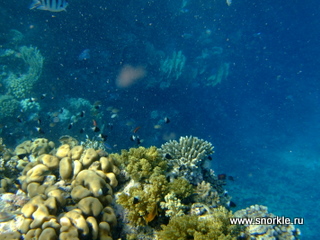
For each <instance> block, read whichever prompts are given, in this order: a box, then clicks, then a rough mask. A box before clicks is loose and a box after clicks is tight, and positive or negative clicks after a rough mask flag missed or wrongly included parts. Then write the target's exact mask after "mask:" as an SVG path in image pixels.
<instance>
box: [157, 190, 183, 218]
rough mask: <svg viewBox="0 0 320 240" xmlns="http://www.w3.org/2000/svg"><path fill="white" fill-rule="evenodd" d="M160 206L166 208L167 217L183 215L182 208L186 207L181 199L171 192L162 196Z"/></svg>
mask: <svg viewBox="0 0 320 240" xmlns="http://www.w3.org/2000/svg"><path fill="white" fill-rule="evenodd" d="M160 206H161V208H162V209H166V213H165V215H166V216H167V217H174V216H183V215H184V211H183V210H184V209H185V208H186V206H185V205H183V204H182V203H181V200H180V199H179V198H177V197H176V195H175V194H174V193H172V192H171V193H168V194H167V195H166V196H165V197H164V202H161V203H160Z"/></svg>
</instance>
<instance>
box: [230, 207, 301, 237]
mask: <svg viewBox="0 0 320 240" xmlns="http://www.w3.org/2000/svg"><path fill="white" fill-rule="evenodd" d="M234 216H235V217H237V218H248V219H252V220H254V219H256V218H259V219H261V218H275V217H276V216H275V215H274V214H272V213H268V208H267V207H265V206H261V205H253V206H250V207H248V208H246V209H242V210H239V211H237V212H235V213H234ZM245 227H246V230H247V232H248V234H249V235H250V239H253V240H262V239H283V240H286V239H288V240H289V239H299V237H298V236H299V235H300V230H299V229H298V228H295V227H294V226H293V225H292V224H283V225H277V224H268V225H261V224H257V225H245Z"/></svg>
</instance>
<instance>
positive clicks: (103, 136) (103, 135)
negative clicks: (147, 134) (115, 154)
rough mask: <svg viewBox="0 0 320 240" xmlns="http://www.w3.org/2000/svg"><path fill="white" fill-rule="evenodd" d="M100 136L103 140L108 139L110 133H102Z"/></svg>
mask: <svg viewBox="0 0 320 240" xmlns="http://www.w3.org/2000/svg"><path fill="white" fill-rule="evenodd" d="M98 137H99V138H101V139H102V141H104V142H105V141H107V138H108V135H106V134H103V133H100V134H99V135H98Z"/></svg>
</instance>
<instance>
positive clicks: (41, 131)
mask: <svg viewBox="0 0 320 240" xmlns="http://www.w3.org/2000/svg"><path fill="white" fill-rule="evenodd" d="M35 129H36V130H37V132H38V133H40V134H44V131H43V130H42V129H41V128H40V127H35Z"/></svg>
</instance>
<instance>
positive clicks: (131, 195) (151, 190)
mask: <svg viewBox="0 0 320 240" xmlns="http://www.w3.org/2000/svg"><path fill="white" fill-rule="evenodd" d="M167 191H168V190H167V180H166V178H165V176H164V175H158V176H153V177H152V178H151V179H150V184H143V185H142V184H138V185H134V186H132V187H130V188H129V192H128V193H126V192H122V193H120V194H119V195H118V199H117V203H119V204H121V205H122V206H123V207H124V208H125V209H126V211H127V219H128V220H129V223H130V224H131V225H146V224H147V223H148V222H151V221H152V220H153V219H154V218H155V217H156V215H157V214H158V205H159V203H160V200H161V199H162V198H163V197H164V195H166V193H167Z"/></svg>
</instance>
